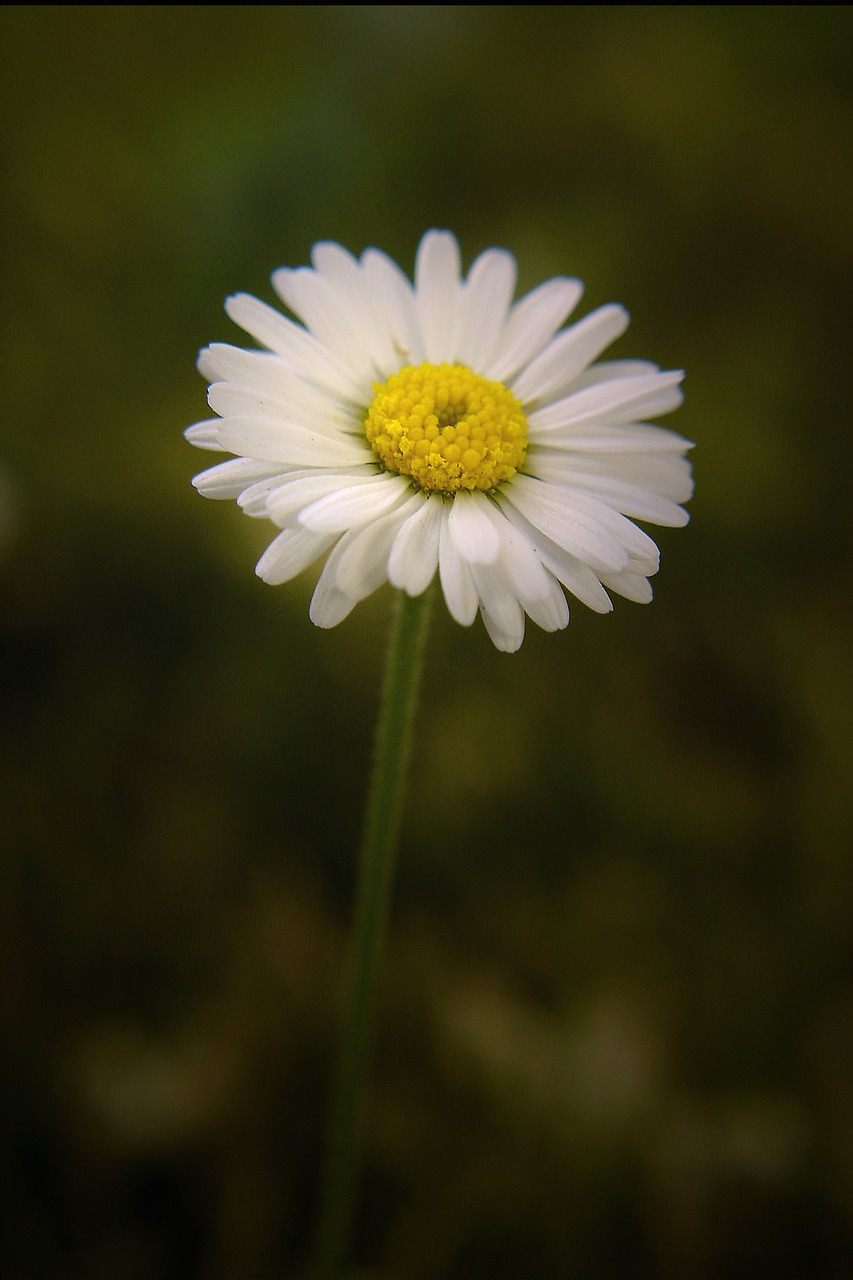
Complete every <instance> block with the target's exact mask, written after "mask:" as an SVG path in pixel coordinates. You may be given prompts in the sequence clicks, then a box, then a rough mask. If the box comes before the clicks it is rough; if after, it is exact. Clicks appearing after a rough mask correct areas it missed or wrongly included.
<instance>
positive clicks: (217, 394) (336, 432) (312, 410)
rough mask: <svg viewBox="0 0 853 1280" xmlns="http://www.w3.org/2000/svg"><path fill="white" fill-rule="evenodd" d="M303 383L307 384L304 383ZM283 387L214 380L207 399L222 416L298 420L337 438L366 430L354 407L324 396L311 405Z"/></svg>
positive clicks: (317, 430) (302, 425)
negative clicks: (322, 400) (269, 388)
mask: <svg viewBox="0 0 853 1280" xmlns="http://www.w3.org/2000/svg"><path fill="white" fill-rule="evenodd" d="M302 386H305V384H304V383H303V384H302ZM294 401H295V397H293V396H291V395H290V394H289V392H288V391H287V390H286V389H284V390H280V391H277V392H276V393H271V392H269V391H267V390H266V389H264V388H263V387H257V386H240V385H239V384H238V383H235V382H214V383H212V384H211V386H210V387H208V390H207V402H208V404H209V405H210V407H211V409H213V411H214V413H218V414H219V416H220V417H221V418H228V417H242V416H246V417H251V418H267V419H270V420H271V421H273V422H297V423H298V424H299V426H301V427H309V428H310V429H311V430H312V431H316V432H318V433H319V434H321V435H326V436H329V437H330V438H331V439H338V438H339V436H340V433H341V432H346V433H347V434H348V435H359V436H361V435H362V434H363V427H362V424H361V422H360V421H359V420H358V418H357V417H356V416H355V415H354V414H353V413H352V411H351V410H350V409H348V408H346V407H345V406H343V405H341V404H339V403H338V402H336V401H334V400H332V399H330V398H329V397H325V402H324V403H323V402H319V403H318V402H317V400H316V399H315V403H314V404H313V405H311V406H310V407H308V406H306V405H302V406H300V405H299V404H298V401H297V402H296V403H295V402H294Z"/></svg>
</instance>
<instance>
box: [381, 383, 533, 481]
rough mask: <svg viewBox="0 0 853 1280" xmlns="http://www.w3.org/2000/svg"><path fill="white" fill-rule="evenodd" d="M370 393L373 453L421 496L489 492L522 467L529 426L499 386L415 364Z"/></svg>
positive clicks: (513, 398) (511, 398) (503, 388)
mask: <svg viewBox="0 0 853 1280" xmlns="http://www.w3.org/2000/svg"><path fill="white" fill-rule="evenodd" d="M373 390H374V393H375V394H374V396H373V401H372V403H371V405H370V408H369V410H368V412H367V417H366V419H365V422H364V429H365V432H366V434H367V438H368V440H369V441H370V443H371V445H372V446H373V451H374V453H375V454H376V455H377V457H378V458H379V459H380V461H381V462H382V463H383V465H384V466H385V467H387V469H388V470H389V471H397V472H399V473H400V474H401V475H404V476H411V478H412V480H413V481H414V483H415V484H417V485H419V486H420V487H421V488H422V489H428V490H432V491H438V492H440V493H456V492H458V490H459V489H469V490H470V489H484V490H486V491H489V490H491V489H495V488H497V486H498V485H499V484H502V483H503V482H504V481H505V480H510V479H512V477H513V476H514V475H515V473H516V471H518V469H519V467H520V466H521V465H522V463H523V462H524V455H525V452H526V449H527V419H526V418H525V416H524V411H523V410H522V407H521V405H520V404H519V402H518V400H517V399H516V398H515V396H514V395H513V394H512V392H511V391H509V390H508V389H507V388H506V387H505V386H504V385H503V383H502V382H489V380H488V379H487V378H481V377H480V376H479V374H476V373H472V372H471V370H470V369H467V368H466V367H465V365H462V364H419V365H408V366H407V367H406V368H405V369H401V370H400V372H399V373H394V374H392V375H391V377H390V378H389V379H388V381H387V382H377V383H374V387H373Z"/></svg>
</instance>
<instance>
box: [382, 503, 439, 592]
mask: <svg viewBox="0 0 853 1280" xmlns="http://www.w3.org/2000/svg"><path fill="white" fill-rule="evenodd" d="M442 506H443V503H442V500H441V498H439V497H437V496H435V495H433V496H432V497H429V498H427V497H424V499H423V501H422V502H421V503H420V506H419V507H418V508H417V509H416V510H415V511H414V514H412V515H410V516H409V518H408V519H407V520H406V522H405V524H404V525H403V527H402V529H400V531H399V533H398V534H397V536H396V538H395V539H394V544H393V546H392V547H391V553H390V555H389V557H388V578H389V580H390V581H391V583H392V585H393V586H395V587H399V588H400V589H401V590H403V591H406V592H407V593H408V594H409V595H410V596H419V595H420V594H421V592H423V591H426V589H427V587H428V586H429V584H430V583H431V582H432V580H433V578H434V577H435V571H436V568H437V566H438V539H439V534H440V532H441V512H442Z"/></svg>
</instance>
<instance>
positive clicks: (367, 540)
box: [335, 498, 413, 601]
mask: <svg viewBox="0 0 853 1280" xmlns="http://www.w3.org/2000/svg"><path fill="white" fill-rule="evenodd" d="M412 504H413V499H412V498H410V499H409V502H407V503H405V504H404V505H403V506H401V507H400V508H399V509H398V510H397V511H392V512H391V514H390V515H387V516H385V517H384V518H383V519H381V520H374V521H373V522H372V523H371V524H369V525H367V526H366V528H364V529H361V530H359V531H358V532H357V533H356V535H355V536H354V537H353V538H352V540H351V541H348V544H347V546H346V548H345V550H344V551H343V552H342V553H341V556H340V558H339V559H338V561H337V569H336V574H335V581H336V583H337V585H338V587H339V588H340V589H341V591H343V592H344V593H345V594H346V595H348V596H351V597H352V598H353V599H354V600H356V601H358V600H364V598H365V597H366V596H369V595H370V594H371V593H372V592H374V591H375V590H376V588H377V587H381V585H382V583H383V582H386V581H387V580H388V556H389V554H390V551H391V544H392V542H393V541H394V538H395V537H396V536H397V532H398V530H399V528H400V526H401V524H403V523H404V522H405V520H406V516H407V512H409V511H410V510H411V509H412Z"/></svg>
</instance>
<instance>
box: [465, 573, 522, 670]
mask: <svg viewBox="0 0 853 1280" xmlns="http://www.w3.org/2000/svg"><path fill="white" fill-rule="evenodd" d="M471 575H472V577H473V579H474V585H475V587H476V588H477V594H478V595H479V597H480V616H481V617H482V619H483V622H484V623H485V626H486V630H487V631H488V633H489V636H490V637H491V640H492V643H493V644H494V646H495V648H496V649H499V650H500V651H501V652H502V653H515V652H516V650H517V649H520V648H521V642H522V640H523V639H524V610H523V609H522V607H521V605H520V603H519V601H518V599H517V597H516V595H515V594H514V592H513V590H512V588H511V587H510V584H509V582H508V581H507V579H506V575H505V573H504V571H503V569H502V568H501V566H500V565H482V564H477V565H472V566H471Z"/></svg>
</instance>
